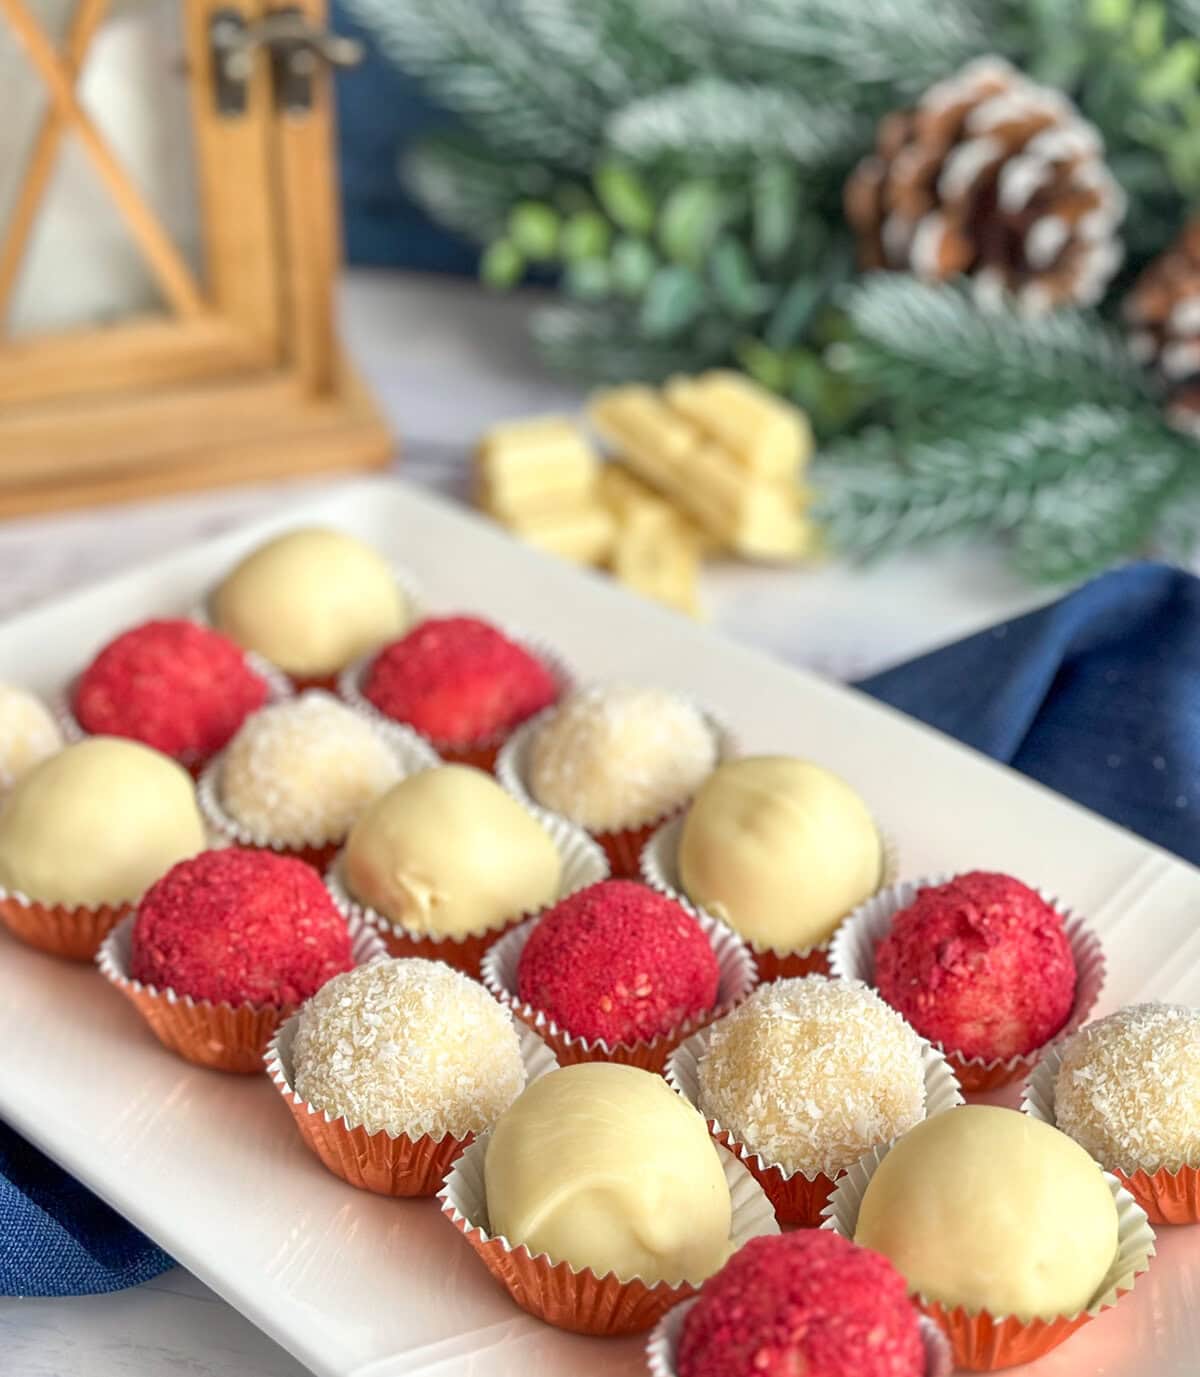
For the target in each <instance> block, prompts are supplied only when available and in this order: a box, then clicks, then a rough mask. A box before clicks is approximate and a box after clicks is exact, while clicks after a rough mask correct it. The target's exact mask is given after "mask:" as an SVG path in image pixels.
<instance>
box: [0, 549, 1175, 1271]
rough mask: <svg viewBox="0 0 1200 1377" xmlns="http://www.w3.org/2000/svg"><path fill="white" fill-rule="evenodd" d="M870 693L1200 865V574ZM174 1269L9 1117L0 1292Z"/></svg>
mask: <svg viewBox="0 0 1200 1377" xmlns="http://www.w3.org/2000/svg"><path fill="white" fill-rule="evenodd" d="M860 687H861V688H863V689H865V690H866V691H867V692H868V693H871V694H873V695H874V696H875V697H877V698H879V699H881V700H883V701H884V702H886V703H890V704H892V705H893V706H894V707H897V708H901V709H902V710H903V711H905V712H907V713H910V714H911V715H912V716H914V717H919V718H921V720H922V721H925V722H928V723H930V724H931V725H932V726H934V727H938V728H940V729H941V730H942V731H945V732H948V733H949V734H951V735H953V736H956V737H959V738H960V739H961V740H963V741H965V742H967V743H968V744H969V745H971V746H974V747H975V748H976V749H978V750H980V751H983V752H984V753H986V754H987V755H990V756H993V757H994V758H995V759H997V760H1002V761H1005V762H1007V763H1008V764H1011V765H1013V766H1015V767H1016V768H1017V769H1018V770H1022V771H1024V773H1026V774H1028V775H1030V776H1032V777H1033V778H1034V779H1037V780H1040V781H1041V782H1042V783H1043V784H1047V785H1049V786H1050V787H1051V788H1053V789H1057V790H1059V791H1060V792H1061V793H1064V794H1066V795H1068V796H1069V797H1070V798H1073V799H1076V800H1077V801H1078V802H1080V803H1083V804H1085V805H1087V806H1088V807H1089V808H1093V809H1095V810H1096V811H1097V812H1098V813H1103V814H1104V815H1105V816H1107V817H1110V818H1112V819H1114V820H1115V821H1116V822H1120V823H1123V824H1124V825H1125V826H1126V827H1130V828H1132V829H1133V830H1134V831H1136V832H1140V833H1141V834H1142V835H1143V836H1145V837H1148V838H1149V839H1150V840H1152V841H1156V842H1159V843H1160V844H1161V845H1163V846H1166V847H1168V848H1169V849H1170V850H1172V851H1176V852H1178V853H1179V855H1181V856H1184V857H1186V858H1187V859H1188V860H1190V861H1193V862H1196V863H1200V827H1198V826H1197V818H1198V817H1200V580H1197V579H1195V578H1192V577H1191V576H1190V575H1187V574H1183V573H1180V572H1178V571H1176V570H1172V569H1168V568H1165V567H1163V566H1161V565H1153V564H1142V565H1134V566H1132V567H1130V568H1127V569H1123V570H1120V571H1118V572H1115V573H1112V574H1107V575H1105V576H1104V577H1102V578H1099V579H1097V580H1096V581H1095V582H1093V583H1091V584H1088V585H1087V586H1086V587H1084V588H1081V589H1079V590H1078V591H1076V592H1075V593H1072V594H1071V595H1070V596H1068V597H1066V598H1064V599H1063V600H1062V601H1061V602H1058V603H1055V604H1053V605H1052V606H1050V607H1047V608H1044V609H1042V610H1040V611H1037V612H1033V613H1030V614H1029V615H1028V616H1024V617H1020V618H1018V619H1017V620H1015V621H1011V622H1008V623H1006V624H1005V625H1003V626H998V627H994V628H992V629H991V630H988V631H983V632H980V633H979V635H976V636H972V637H970V638H969V639H967V640H965V641H960V642H959V643H957V644H956V645H952V646H948V647H946V648H945V649H944V650H938V651H934V652H933V653H932V654H930V655H926V656H924V657H922V658H921V659H919V660H914V661H912V662H911V663H910V664H907V665H902V666H900V667H899V668H897V669H893V670H889V671H887V672H886V673H884V674H879V675H876V676H875V677H874V678H872V679H868V680H866V681H865V683H863V684H861V685H860ZM170 1265H171V1264H170V1259H169V1258H168V1257H167V1256H166V1255H165V1254H164V1253H162V1252H161V1251H160V1250H159V1249H158V1248H156V1247H155V1246H154V1245H153V1244H151V1243H150V1242H148V1241H147V1240H146V1239H144V1238H143V1237H142V1236H141V1235H140V1234H138V1233H137V1231H136V1230H134V1229H133V1228H132V1227H131V1226H130V1225H128V1224H126V1223H125V1222H124V1221H123V1220H121V1219H119V1218H118V1217H117V1216H116V1215H114V1214H113V1213H112V1211H111V1210H109V1209H108V1208H107V1207H106V1206H104V1205H102V1204H100V1202H99V1201H97V1200H96V1199H95V1198H94V1197H93V1196H91V1195H89V1194H88V1192H87V1191H85V1190H84V1189H83V1188H82V1187H81V1186H80V1185H79V1184H78V1183H77V1182H75V1181H73V1180H71V1178H70V1177H68V1176H65V1175H64V1174H63V1173H62V1172H60V1171H59V1170H58V1169H57V1168H56V1167H54V1166H53V1165H52V1164H51V1163H49V1162H48V1161H47V1160H46V1159H45V1158H44V1157H42V1156H41V1155H40V1154H39V1153H37V1152H35V1151H34V1150H33V1149H32V1148H31V1147H29V1146H28V1145H27V1144H25V1143H23V1142H22V1141H21V1139H20V1138H18V1137H17V1136H16V1134H14V1133H12V1132H11V1131H9V1130H6V1129H4V1128H3V1126H0V1294H5V1295H14V1294H16V1295H22V1294H23V1295H72V1294H82V1293H88V1292H94V1291H111V1290H116V1289H118V1288H120V1287H122V1286H130V1285H133V1284H135V1283H137V1282H140V1281H146V1280H148V1279H149V1278H150V1277H152V1276H155V1275H157V1273H159V1272H161V1271H162V1270H163V1269H164V1268H166V1267H169V1266H170Z"/></svg>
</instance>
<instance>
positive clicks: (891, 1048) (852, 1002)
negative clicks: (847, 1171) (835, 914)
mask: <svg viewBox="0 0 1200 1377" xmlns="http://www.w3.org/2000/svg"><path fill="white" fill-rule="evenodd" d="M698 1071H699V1081H700V1109H701V1112H702V1113H703V1114H704V1115H705V1116H706V1117H707V1118H710V1119H716V1120H717V1121H718V1122H719V1123H720V1125H721V1127H722V1128H724V1129H727V1130H728V1131H729V1132H730V1133H731V1134H732V1135H733V1136H734V1137H735V1138H736V1139H737V1140H738V1142H740V1143H744V1144H745V1145H746V1146H747V1147H748V1148H750V1150H751V1151H752V1152H756V1153H759V1154H761V1156H762V1157H763V1158H764V1160H765V1161H767V1162H770V1163H775V1164H777V1165H778V1166H781V1167H782V1168H783V1169H784V1171H789V1172H790V1171H802V1172H805V1173H808V1174H809V1175H815V1174H816V1173H817V1172H824V1173H825V1174H826V1175H828V1176H836V1175H837V1173H838V1172H839V1171H841V1170H843V1169H844V1168H846V1167H848V1166H850V1165H851V1164H852V1163H854V1162H857V1161H858V1159H859V1158H860V1157H861V1156H862V1155H863V1153H864V1152H867V1151H869V1150H870V1149H871V1148H873V1147H875V1146H876V1145H877V1144H878V1143H884V1142H888V1141H890V1140H891V1139H892V1138H898V1137H899V1136H900V1135H901V1134H902V1133H907V1132H908V1130H909V1129H910V1128H912V1127H913V1125H914V1124H917V1123H919V1122H920V1121H921V1120H922V1119H923V1118H924V1117H925V1072H924V1067H923V1065H922V1060H921V1040H920V1038H919V1037H918V1036H917V1034H916V1033H915V1032H914V1031H913V1030H912V1028H910V1027H909V1025H908V1024H907V1023H905V1021H904V1019H902V1018H901V1017H900V1015H899V1014H898V1013H896V1011H895V1010H894V1009H890V1008H889V1007H888V1006H887V1005H886V1004H885V1003H884V1002H883V1000H882V999H880V998H879V996H878V995H877V994H876V993H875V992H874V991H873V990H869V989H868V988H867V987H866V986H865V985H862V984H860V983H859V982H858V981H856V980H827V979H826V978H825V977H824V976H822V975H809V976H804V977H802V978H800V979H796V980H776V981H773V982H772V983H771V984H769V985H762V986H760V987H759V988H758V989H757V990H755V992H754V993H753V994H752V995H751V996H750V998H749V999H748V1000H746V1002H745V1003H744V1004H743V1005H741V1007H740V1008H738V1009H736V1010H734V1012H733V1013H731V1014H729V1015H728V1016H727V1017H725V1018H723V1019H721V1020H720V1022H718V1023H716V1024H714V1025H713V1029H712V1034H711V1037H710V1040H709V1044H708V1051H707V1052H706V1053H705V1055H704V1056H703V1057H702V1058H701V1060H700V1064H699V1067H698Z"/></svg>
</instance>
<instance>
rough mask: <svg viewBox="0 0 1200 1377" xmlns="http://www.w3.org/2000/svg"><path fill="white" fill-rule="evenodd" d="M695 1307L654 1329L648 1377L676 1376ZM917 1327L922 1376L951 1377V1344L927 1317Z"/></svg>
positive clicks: (685, 1306)
mask: <svg viewBox="0 0 1200 1377" xmlns="http://www.w3.org/2000/svg"><path fill="white" fill-rule="evenodd" d="M695 1304H696V1301H695V1299H694V1298H693V1299H692V1300H686V1301H683V1302H682V1303H681V1304H680V1305H677V1306H675V1308H674V1309H673V1310H668V1311H667V1313H666V1314H665V1315H664V1316H663V1317H662V1319H661V1320H659V1322H658V1323H657V1324H656V1325H655V1326H654V1329H653V1330H652V1331H651V1334H650V1338H649V1340H648V1341H647V1343H646V1366H647V1368H649V1370H650V1377H679V1366H678V1357H679V1343H680V1340H681V1339H682V1337H683V1326H684V1322H685V1321H686V1319H687V1316H688V1312H689V1311H690V1310H691V1308H692V1306H693V1305H695ZM917 1326H918V1328H919V1329H920V1331H921V1342H922V1344H923V1345H924V1346H925V1371H924V1373H923V1374H922V1377H950V1374H951V1372H952V1371H953V1369H954V1360H953V1358H952V1356H951V1353H950V1341H949V1340H948V1339H947V1338H946V1336H945V1335H944V1334H943V1333H942V1331H941V1330H940V1329H939V1328H938V1327H937V1325H936V1324H934V1322H933V1321H932V1320H931V1319H930V1318H929V1317H928V1315H918V1316H917Z"/></svg>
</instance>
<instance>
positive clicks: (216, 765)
mask: <svg viewBox="0 0 1200 1377" xmlns="http://www.w3.org/2000/svg"><path fill="white" fill-rule="evenodd" d="M304 693H317V694H322V695H323V696H325V697H326V698H328V699H329V701H331V702H338V701H339V700H337V699H336V698H334V697H333V696H332V695H331V694H329V693H328V692H327V691H326V690H324V689H305V690H304ZM342 706H343V707H344V706H346V705H345V704H342ZM249 720H250V719H249V718H247V721H249ZM369 725H370V727H371V730H372V731H374V732H375V733H376V734H377V735H378V736H379V738H380V740H381V741H382V742H383V744H384V746H385V747H386V748H387V750H388V752H389V754H390V755H391V757H392V759H393V760H394V761H395V763H396V767H397V769H398V770H399V775H398V779H407V778H408V776H409V775H415V774H417V773H419V772H420V771H421V770H428V769H432V768H433V767H434V766H435V765H440V764H441V763H442V762H441V761H440V760H439V759H438V756H437V753H436V752H435V751H434V750H433V748H432V747H431V746H430V745H429V744H428V743H427V742H426V741H425V740H424V739H423V738H422V737H420V736H418V735H417V733H416V732H414V731H412V730H410V729H409V728H408V727H403V726H401V725H400V724H399V723H398V722H381V721H379V720H378V719H377V718H375V717H372V718H371V719H370V722H369ZM225 760H226V752H225V751H222V752H221V753H220V754H219V755H216V756H214V757H213V759H212V760H211V761H209V763H208V764H207V765H206V766H205V768H204V769H203V770H202V771H201V773H200V777H199V778H198V779H197V781H196V799H197V802H198V803H199V805H200V812H201V814H202V815H203V817H204V821H205V824H206V826H207V827H208V829H209V832H210V833H211V835H212V836H213V837H214V838H215V840H216V841H217V843H218V844H219V845H222V846H243V847H249V848H250V849H252V850H254V851H274V852H276V853H277V854H279V855H282V856H294V857H296V858H297V859H299V860H302V861H306V862H307V863H308V864H309V865H311V866H315V867H316V868H317V869H318V870H324V869H325V868H326V867H327V866H328V865H329V863H330V862H331V861H332V860H333V858H334V856H336V855H337V853H338V852H339V851H340V850H341V848H342V845H343V843H344V842H345V840H346V838H345V835H342V836H339V837H328V836H325V835H323V834H322V835H317V834H313V835H311V836H308V837H303V838H299V839H296V838H290V839H289V840H287V841H283V840H281V839H280V838H279V837H275V836H272V835H271V834H270V833H268V832H262V831H259V830H258V829H257V828H253V827H247V826H246V825H245V824H244V823H242V822H240V821H239V820H238V819H237V818H236V817H234V816H233V814H232V813H231V812H229V810H228V809H227V808H226V807H225V804H224V802H223V801H222V799H221V772H222V770H223V769H224V768H225Z"/></svg>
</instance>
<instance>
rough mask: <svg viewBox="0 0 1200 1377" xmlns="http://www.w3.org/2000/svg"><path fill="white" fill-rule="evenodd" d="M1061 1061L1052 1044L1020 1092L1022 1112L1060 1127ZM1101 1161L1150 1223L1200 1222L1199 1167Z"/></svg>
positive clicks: (1060, 1050) (1058, 1048) (1053, 1126)
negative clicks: (1056, 1089) (1057, 1108)
mask: <svg viewBox="0 0 1200 1377" xmlns="http://www.w3.org/2000/svg"><path fill="white" fill-rule="evenodd" d="M1061 1064H1062V1048H1061V1046H1058V1047H1051V1048H1049V1049H1048V1050H1047V1051H1046V1052H1045V1053H1044V1054H1043V1056H1042V1059H1041V1061H1039V1062H1038V1064H1037V1066H1035V1067H1034V1069H1033V1072H1032V1074H1031V1075H1030V1076H1029V1078H1028V1079H1027V1080H1026V1082H1025V1087H1024V1091H1023V1093H1022V1096H1021V1111H1022V1113H1024V1114H1028V1115H1029V1116H1030V1117H1031V1118H1034V1119H1040V1120H1041V1121H1042V1123H1044V1124H1049V1125H1050V1126H1051V1127H1052V1128H1057V1127H1058V1120H1057V1117H1056V1115H1055V1112H1054V1087H1055V1085H1056V1083H1057V1081H1058V1071H1059V1067H1060V1065H1061ZM1100 1165H1101V1166H1102V1167H1104V1168H1105V1170H1106V1171H1111V1172H1112V1174H1113V1175H1114V1176H1115V1177H1116V1178H1117V1179H1118V1180H1119V1181H1120V1182H1121V1184H1122V1185H1123V1186H1124V1187H1125V1189H1126V1190H1127V1191H1128V1192H1129V1194H1130V1195H1132V1196H1133V1198H1134V1199H1135V1200H1136V1201H1137V1203H1138V1204H1139V1205H1140V1206H1141V1207H1142V1209H1143V1210H1145V1211H1146V1215H1147V1218H1149V1220H1150V1221H1151V1223H1153V1224H1196V1223H1200V1170H1197V1168H1196V1167H1189V1166H1187V1165H1186V1164H1185V1165H1183V1166H1181V1167H1178V1168H1176V1169H1175V1170H1174V1171H1172V1170H1171V1169H1170V1168H1169V1167H1160V1168H1159V1169H1158V1170H1157V1171H1147V1170H1146V1169H1145V1168H1144V1167H1137V1168H1135V1169H1134V1170H1132V1171H1130V1170H1128V1169H1127V1168H1125V1167H1118V1166H1115V1165H1114V1164H1113V1163H1111V1162H1101V1164H1100Z"/></svg>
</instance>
